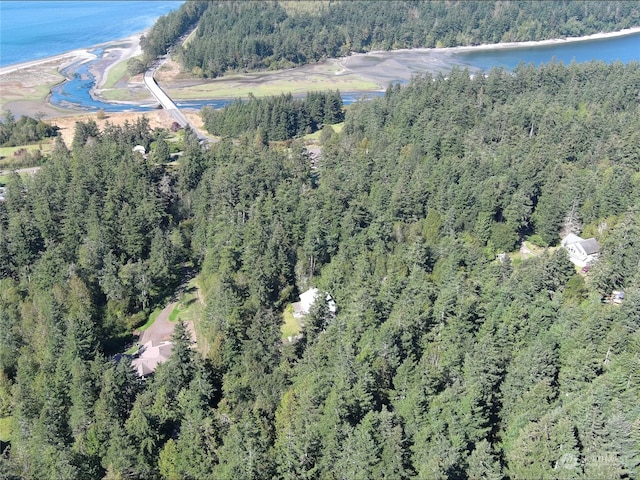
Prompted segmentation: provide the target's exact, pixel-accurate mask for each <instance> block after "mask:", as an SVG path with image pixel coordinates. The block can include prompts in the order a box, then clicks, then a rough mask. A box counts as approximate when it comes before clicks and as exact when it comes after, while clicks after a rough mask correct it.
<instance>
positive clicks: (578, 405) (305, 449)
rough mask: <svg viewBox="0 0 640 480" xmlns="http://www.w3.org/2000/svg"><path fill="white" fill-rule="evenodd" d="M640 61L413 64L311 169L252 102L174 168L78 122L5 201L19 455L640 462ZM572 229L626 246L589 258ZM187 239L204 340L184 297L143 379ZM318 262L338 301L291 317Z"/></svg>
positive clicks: (2, 291)
mask: <svg viewBox="0 0 640 480" xmlns="http://www.w3.org/2000/svg"><path fill="white" fill-rule="evenodd" d="M639 78H640V65H639V64H638V63H630V64H628V65H622V64H619V63H614V64H611V65H607V64H604V63H597V62H594V63H583V64H571V65H562V64H557V63H551V64H548V65H542V66H540V67H534V66H531V65H521V66H519V67H518V68H517V69H516V70H515V71H514V72H506V71H503V70H500V69H493V70H491V71H490V72H489V73H488V75H487V76H486V77H485V76H482V75H478V76H475V77H473V78H472V77H471V76H470V75H469V72H468V71H465V70H454V71H452V72H451V73H450V74H448V75H447V77H446V78H445V77H444V76H442V75H440V76H436V77H432V76H429V75H427V76H424V77H420V78H415V79H414V80H413V81H412V82H410V83H409V84H408V85H406V86H404V87H403V86H393V87H390V88H389V89H388V90H387V92H386V94H385V95H384V96H382V97H380V98H375V99H372V100H371V101H368V102H361V103H357V104H355V105H353V106H351V107H349V109H348V110H347V112H346V118H345V123H344V128H343V129H342V131H341V132H339V133H335V134H334V135H331V136H327V137H326V138H325V139H324V143H323V145H322V152H321V155H320V157H319V158H318V159H317V162H316V163H315V165H314V166H313V168H312V165H311V162H310V158H309V155H308V153H307V151H306V149H305V146H304V144H303V142H302V141H301V140H294V141H292V142H291V144H290V146H289V147H286V146H283V145H282V144H281V143H279V144H270V143H269V142H255V141H254V140H255V136H256V131H257V130H252V129H251V128H253V127H249V130H247V131H246V132H244V133H243V134H241V135H240V136H239V137H238V138H226V139H223V140H222V141H220V142H219V143H217V144H212V145H210V146H209V148H207V149H205V148H202V147H201V146H200V145H199V143H198V141H197V137H196V136H195V134H193V132H190V131H189V130H188V129H187V131H186V132H184V139H183V142H184V151H183V154H182V156H181V157H180V162H179V163H180V165H179V167H178V168H177V169H176V170H174V169H173V168H172V167H171V166H168V165H164V164H158V163H155V162H153V159H151V160H150V159H145V158H144V157H142V156H141V155H138V154H136V153H135V152H133V151H132V148H133V147H134V146H135V145H143V146H145V147H146V148H148V147H149V146H150V145H151V143H153V142H154V141H156V142H157V139H158V138H159V136H161V135H162V132H158V131H152V130H151V129H150V128H149V125H148V122H147V121H145V120H141V121H139V122H137V123H135V124H132V125H125V126H123V127H117V126H113V125H107V126H106V127H105V128H104V129H102V130H100V129H98V127H97V126H96V125H95V123H92V122H83V123H79V124H78V125H77V128H76V135H75V138H74V141H73V144H72V145H71V146H69V147H67V146H66V145H64V144H63V143H61V142H58V144H57V146H56V148H55V149H54V151H53V152H52V153H51V154H50V158H48V159H47V162H46V163H45V164H44V165H43V167H42V169H41V170H40V171H39V172H38V173H37V174H35V175H34V176H33V177H28V178H22V177H20V176H18V175H13V176H12V177H11V178H10V181H9V182H8V183H7V192H6V200H5V201H4V202H1V203H0V417H2V420H3V424H4V422H5V421H6V420H7V419H8V421H9V422H10V423H11V425H12V428H11V436H10V447H9V449H8V450H5V453H4V454H3V455H2V456H1V457H0V476H1V477H3V478H16V479H17V478H51V479H57V478H59V479H68V478H77V479H93V478H136V479H154V478H158V479H160V478H162V479H179V478H180V479H181V478H188V479H203V478H216V479H217V478H256V479H258V478H318V479H319V478H330V479H341V478H345V479H347V478H348V479H351V478H394V479H395V478H400V479H401V478H414V477H417V478H443V479H444V478H459V479H480V478H494V479H502V478H513V479H530V478H558V477H570V478H584V479H599V478H601V479H615V478H619V479H623V478H638V477H639V476H640V456H639V454H638V452H640V443H639V442H640V430H639V425H640V409H639V407H638V401H637V399H638V396H639V395H640V365H639V364H638V356H639V355H640V314H639V312H640V283H639V282H640V277H639V275H640V274H639V271H638V264H639V262H640V252H639V251H638V248H637V246H638V245H640V213H639V211H640V210H639V207H640V185H639V183H640V173H639V172H640V135H639V133H638V132H640V111H639V110H640V104H639V103H638V79H639ZM268 101H272V102H277V101H278V100H266V102H268ZM232 108H237V107H232ZM569 214H570V215H569ZM568 217H571V218H570V221H569V219H568ZM566 231H573V232H574V233H579V234H581V235H583V236H595V237H596V238H597V239H598V241H599V242H600V244H601V246H602V251H601V258H600V260H599V261H598V263H596V264H595V265H594V267H593V268H592V269H591V271H589V273H588V274H587V275H584V274H582V273H579V272H577V270H576V268H575V267H574V265H573V264H571V263H570V262H569V260H568V258H567V254H566V252H565V251H564V250H562V249H558V248H552V247H554V246H555V245H557V243H558V241H559V240H560V236H561V232H566ZM535 236H537V237H538V238H537V239H536V242H537V243H539V244H541V245H544V244H546V245H549V246H550V248H548V249H546V250H545V249H544V248H541V249H540V252H539V254H538V255H533V256H525V255H523V254H521V253H520V252H519V251H518V247H519V245H520V243H521V242H522V241H523V240H527V239H531V238H532V237H535ZM503 252H507V253H508V254H509V255H508V257H504V256H503V257H501V260H500V259H496V254H497V253H503ZM187 264H189V265H194V266H195V268H196V269H197V270H198V272H199V276H198V283H199V285H200V288H201V291H202V296H203V301H204V307H203V308H204V314H203V315H202V317H201V318H199V319H197V321H196V333H197V342H198V346H197V349H191V348H190V346H189V344H190V342H189V338H188V335H187V333H186V331H185V328H184V326H183V325H182V324H181V323H180V322H178V324H177V327H176V330H175V332H174V347H173V348H174V351H173V354H172V356H171V357H170V360H169V361H168V362H166V363H164V364H162V365H160V366H159V367H158V369H157V371H156V373H155V375H154V376H152V377H151V378H149V379H148V380H146V381H144V382H142V381H140V380H138V378H137V377H136V376H135V375H134V373H133V371H132V370H131V368H130V366H129V364H127V362H119V363H118V362H116V361H115V360H114V359H113V358H112V355H113V353H115V352H118V351H121V350H120V349H121V348H122V346H123V339H126V338H128V336H130V335H131V332H132V331H133V329H134V328H135V327H136V326H138V325H140V323H141V322H144V321H145V319H146V318H147V316H148V314H149V313H150V312H151V310H152V309H153V308H154V307H155V306H156V305H161V304H162V303H163V301H164V300H165V299H166V298H168V297H170V296H171V294H172V292H173V291H174V289H175V288H176V286H177V284H179V283H180V282H181V277H182V270H183V267H184V266H185V265H187ZM309 287H317V288H318V289H319V290H320V291H322V292H328V293H330V295H331V296H332V298H333V299H334V300H335V302H336V305H337V311H336V313H335V314H334V313H332V312H331V311H330V310H329V308H328V306H327V305H326V304H325V303H324V302H323V301H322V300H319V301H317V302H316V306H315V307H314V308H313V309H312V310H311V313H310V314H309V315H308V316H307V317H306V318H305V319H304V327H302V332H301V333H302V337H301V338H300V339H298V340H295V341H289V340H288V339H286V338H283V335H282V331H281V326H282V323H283V316H282V313H283V311H284V310H285V309H286V308H287V306H288V305H289V304H290V302H292V301H295V300H297V298H298V294H299V293H301V292H303V291H305V290H306V289H307V288H309ZM612 289H623V290H624V291H625V294H626V295H625V298H624V301H623V302H622V303H621V304H619V305H617V304H612V303H603V302H602V299H606V298H608V297H609V296H610V294H611V291H612ZM2 440H6V439H5V438H3V439H2ZM3 446H4V443H3Z"/></svg>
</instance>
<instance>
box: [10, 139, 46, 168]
mask: <svg viewBox="0 0 640 480" xmlns="http://www.w3.org/2000/svg"><path fill="white" fill-rule="evenodd" d="M23 148H24V149H25V150H26V151H27V152H35V151H37V150H40V151H41V152H42V153H49V152H51V150H53V146H52V145H51V140H43V141H42V143H39V144H35V145H18V146H17V147H0V158H2V157H13V156H14V155H15V153H16V152H17V151H18V150H20V149H23ZM0 164H1V162H0Z"/></svg>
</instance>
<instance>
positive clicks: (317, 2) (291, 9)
mask: <svg viewBox="0 0 640 480" xmlns="http://www.w3.org/2000/svg"><path fill="white" fill-rule="evenodd" d="M330 3H331V2H330V1H329V0H295V1H291V0H285V1H282V2H280V4H281V5H282V8H284V9H285V10H286V12H287V15H296V14H301V13H308V14H310V15H314V14H317V13H318V12H319V11H320V10H322V9H323V8H326V7H328V6H329V4H330Z"/></svg>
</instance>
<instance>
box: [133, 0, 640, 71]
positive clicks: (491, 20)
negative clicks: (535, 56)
mask: <svg viewBox="0 0 640 480" xmlns="http://www.w3.org/2000/svg"><path fill="white" fill-rule="evenodd" d="M296 3H302V2H289V3H287V2H277V1H274V2H263V1H243V2H235V1H210V2H199V1H193V0H189V1H187V2H186V3H185V4H184V5H183V6H182V7H181V8H180V9H179V10H178V11H176V12H172V13H171V14H169V15H168V16H166V17H163V18H162V19H160V20H159V21H158V23H157V25H156V26H155V27H154V28H153V29H152V31H151V33H150V34H149V35H148V36H147V37H146V38H145V40H144V42H143V49H144V51H145V57H146V58H155V56H157V55H159V54H162V53H164V52H165V51H166V49H167V47H168V46H169V45H171V44H172V43H173V42H175V40H176V39H177V38H178V37H179V36H180V34H181V33H182V32H184V31H185V29H186V28H187V27H188V26H190V25H193V24H195V23H196V22H197V24H198V27H197V30H196V32H195V35H194V37H193V38H192V40H191V41H190V42H189V43H188V44H187V45H185V46H184V47H183V48H181V49H180V50H179V55H180V58H181V61H182V63H183V65H184V67H185V68H186V69H187V70H189V71H191V72H192V73H194V74H195V75H198V76H202V77H205V78H213V77H217V76H219V75H222V74H224V73H225V72H227V71H244V70H259V69H275V68H285V67H291V66H295V65H302V64H305V63H310V62H317V61H319V60H321V59H323V58H327V57H338V56H345V55H349V54H350V53H352V52H367V51H371V50H393V49H399V48H417V47H452V46H458V45H478V44H483V43H497V42H515V41H529V40H544V39H549V38H562V37H568V36H581V35H587V34H592V33H598V32H603V31H604V32H608V31H612V30H620V29H623V28H627V27H632V26H637V25H639V24H640V2H638V1H607V2H583V1H575V0H571V1H566V0H565V1H558V2H537V1H486V2H485V1H443V0H438V1H428V2H415V1H343V2H340V1H336V2H322V3H321V4H320V5H319V6H317V7H316V8H313V9H305V8H301V7H295V8H294V6H292V5H291V4H296Z"/></svg>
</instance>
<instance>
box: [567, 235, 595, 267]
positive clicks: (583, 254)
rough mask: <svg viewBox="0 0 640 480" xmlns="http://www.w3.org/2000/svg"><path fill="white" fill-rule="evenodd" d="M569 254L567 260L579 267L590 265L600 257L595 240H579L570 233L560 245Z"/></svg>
mask: <svg viewBox="0 0 640 480" xmlns="http://www.w3.org/2000/svg"><path fill="white" fill-rule="evenodd" d="M560 245H562V247H563V248H564V249H565V250H566V251H567V252H568V253H569V260H571V262H573V263H574V264H575V265H577V266H579V267H586V266H587V265H592V264H593V263H595V262H596V261H597V260H598V257H599V255H600V244H599V243H598V241H597V240H596V239H595V238H587V239H586V240H585V239H584V238H580V237H579V236H577V235H575V234H573V233H570V234H569V235H567V236H566V237H564V238H563V239H562V242H561V243H560Z"/></svg>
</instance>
